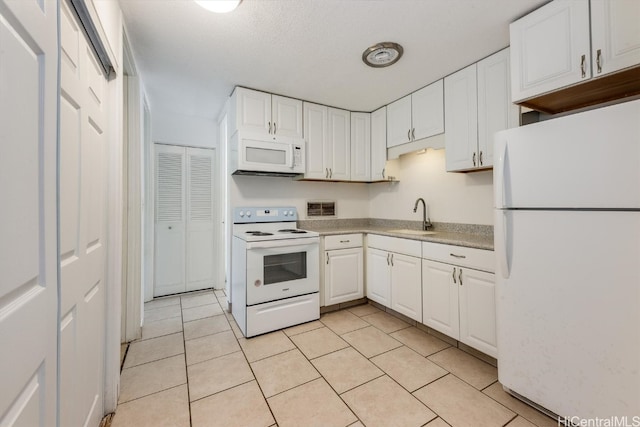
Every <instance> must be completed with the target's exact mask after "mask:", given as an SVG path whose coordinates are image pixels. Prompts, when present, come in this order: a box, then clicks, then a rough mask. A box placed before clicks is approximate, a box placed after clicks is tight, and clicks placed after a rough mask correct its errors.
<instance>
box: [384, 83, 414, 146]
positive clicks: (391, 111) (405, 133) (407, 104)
mask: <svg viewBox="0 0 640 427" xmlns="http://www.w3.org/2000/svg"><path fill="white" fill-rule="evenodd" d="M410 140H411V95H407V96H405V97H404V98H400V99H398V100H397V101H395V102H392V103H391V104H389V105H388V106H387V148H391V147H395V146H396V145H400V144H406V143H407V142H409V141H410Z"/></svg>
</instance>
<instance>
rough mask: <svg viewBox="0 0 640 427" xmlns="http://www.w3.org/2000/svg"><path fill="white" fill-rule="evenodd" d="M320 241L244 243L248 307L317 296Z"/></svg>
mask: <svg viewBox="0 0 640 427" xmlns="http://www.w3.org/2000/svg"><path fill="white" fill-rule="evenodd" d="M319 263H320V254H319V239H318V238H317V237H311V238H301V239H285V240H270V241H261V242H251V243H247V305H254V304H259V303H263V302H268V301H276V300H279V299H283V298H288V297H293V296H297V295H304V294H309V293H312V292H318V290H319V288H320V276H319V270H320V267H319Z"/></svg>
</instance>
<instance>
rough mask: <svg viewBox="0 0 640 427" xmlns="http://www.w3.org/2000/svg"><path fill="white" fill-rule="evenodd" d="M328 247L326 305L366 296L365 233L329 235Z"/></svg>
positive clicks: (325, 276)
mask: <svg viewBox="0 0 640 427" xmlns="http://www.w3.org/2000/svg"><path fill="white" fill-rule="evenodd" d="M324 248H325V251H324V305H325V306H327V305H333V304H339V303H342V302H347V301H352V300H356V299H359V298H363V297H364V262H363V261H364V256H363V249H362V234H346V235H339V236H327V237H325V240H324Z"/></svg>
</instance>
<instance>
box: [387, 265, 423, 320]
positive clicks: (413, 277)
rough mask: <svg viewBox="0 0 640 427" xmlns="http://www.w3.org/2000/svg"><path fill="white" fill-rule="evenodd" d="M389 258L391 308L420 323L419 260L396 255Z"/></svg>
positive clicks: (420, 282) (420, 288) (420, 290)
mask: <svg viewBox="0 0 640 427" xmlns="http://www.w3.org/2000/svg"><path fill="white" fill-rule="evenodd" d="M391 256H392V258H391V308H392V309H394V310H395V311H397V312H398V313H401V314H404V315H405V316H407V317H410V318H412V319H413V320H416V321H418V322H422V280H421V279H422V272H421V270H422V265H421V262H420V258H416V257H412V256H407V255H401V254H396V253H394V254H392V255H391Z"/></svg>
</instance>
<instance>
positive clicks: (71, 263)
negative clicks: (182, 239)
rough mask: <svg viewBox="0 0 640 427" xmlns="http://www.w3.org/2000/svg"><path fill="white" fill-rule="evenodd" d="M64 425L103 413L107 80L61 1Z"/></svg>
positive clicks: (93, 422)
mask: <svg viewBox="0 0 640 427" xmlns="http://www.w3.org/2000/svg"><path fill="white" fill-rule="evenodd" d="M60 26H61V29H60V30H61V31H60V32H61V58H60V60H61V65H60V70H61V81H60V85H61V91H60V93H61V95H60V279H61V286H60V289H61V295H60V353H59V354H60V424H61V425H98V424H99V422H100V419H101V418H102V416H103V391H104V390H103V389H104V386H103V383H104V379H103V377H104V352H105V349H104V345H105V328H106V314H105V268H106V255H107V252H106V247H105V246H106V242H105V236H106V218H107V211H106V209H107V205H106V197H107V182H106V176H107V164H106V159H107V110H108V105H109V99H108V90H107V80H106V79H105V76H104V75H103V72H102V68H101V66H100V65H99V62H98V61H97V59H96V56H95V54H94V53H93V50H92V48H91V46H90V44H89V43H88V42H87V41H86V39H85V36H84V33H83V29H82V26H81V25H80V24H79V23H78V22H77V21H76V19H75V15H74V14H73V13H72V12H71V11H70V9H69V6H68V5H67V3H66V2H61V10H60Z"/></svg>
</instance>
